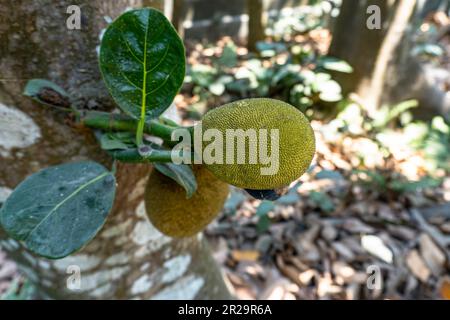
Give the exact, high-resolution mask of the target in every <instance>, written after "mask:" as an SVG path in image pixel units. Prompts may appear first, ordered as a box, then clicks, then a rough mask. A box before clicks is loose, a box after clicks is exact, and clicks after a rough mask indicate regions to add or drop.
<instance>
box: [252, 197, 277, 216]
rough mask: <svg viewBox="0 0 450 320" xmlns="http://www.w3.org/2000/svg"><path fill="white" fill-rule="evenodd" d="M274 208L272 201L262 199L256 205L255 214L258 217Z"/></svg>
mask: <svg viewBox="0 0 450 320" xmlns="http://www.w3.org/2000/svg"><path fill="white" fill-rule="evenodd" d="M274 208H275V205H274V204H273V202H272V201H268V200H263V201H261V203H260V204H259V206H258V209H256V215H257V216H258V217H262V216H265V215H267V214H268V213H269V211H271V210H273V209H274Z"/></svg>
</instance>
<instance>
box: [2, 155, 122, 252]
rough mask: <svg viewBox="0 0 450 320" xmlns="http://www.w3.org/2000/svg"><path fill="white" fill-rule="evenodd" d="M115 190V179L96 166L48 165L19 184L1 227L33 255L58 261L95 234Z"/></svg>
mask: <svg viewBox="0 0 450 320" xmlns="http://www.w3.org/2000/svg"><path fill="white" fill-rule="evenodd" d="M115 190H116V181H115V178H114V176H113V175H112V173H111V172H109V171H108V170H106V169H105V168H104V167H103V166H102V165H100V164H98V163H95V162H77V163H69V164H63V165H59V166H55V167H50V168H47V169H44V170H42V171H39V172H37V173H35V174H33V175H32V176H30V177H28V178H27V179H26V180H24V181H23V182H22V183H20V184H19V186H18V187H17V188H16V189H15V190H14V192H13V193H12V194H11V195H10V196H9V198H8V199H7V200H6V202H5V204H4V205H3V207H2V209H1V211H0V223H1V225H2V227H3V228H4V229H5V231H6V232H7V233H8V234H9V235H10V236H11V237H12V238H14V239H16V240H19V241H22V242H23V244H24V245H25V246H26V247H27V248H28V249H29V250H31V251H33V252H35V253H36V254H39V255H41V256H44V257H48V258H52V259H57V258H62V257H65V256H67V255H69V254H71V253H72V252H74V251H76V250H78V249H79V248H81V247H82V246H83V245H85V244H86V243H87V242H88V241H89V240H91V239H92V238H93V237H94V236H95V234H96V233H97V232H98V230H99V229H100V228H101V226H102V225H103V223H104V222H105V219H106V217H107V215H108V213H109V211H110V210H111V207H112V205H113V201H114V196H115Z"/></svg>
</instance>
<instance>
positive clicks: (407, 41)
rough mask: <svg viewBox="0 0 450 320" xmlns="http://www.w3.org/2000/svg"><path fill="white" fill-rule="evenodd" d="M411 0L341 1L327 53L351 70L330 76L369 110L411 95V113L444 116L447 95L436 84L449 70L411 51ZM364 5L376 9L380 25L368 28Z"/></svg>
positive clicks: (413, 0) (448, 106)
mask: <svg viewBox="0 0 450 320" xmlns="http://www.w3.org/2000/svg"><path fill="white" fill-rule="evenodd" d="M415 3H416V0H397V1H385V0H363V1H358V5H357V6H356V7H355V3H354V1H350V0H344V1H343V3H342V7H341V13H340V15H339V17H338V18H337V20H336V24H335V26H334V31H333V40H332V43H331V46H330V51H329V54H330V55H331V56H335V57H337V58H340V59H344V60H346V61H348V62H349V63H350V64H351V65H352V66H353V69H354V72H353V73H352V74H349V75H348V74H336V75H335V77H336V79H337V80H338V81H339V83H341V85H342V87H343V91H344V93H350V92H355V93H356V94H357V95H358V96H359V98H360V100H359V101H361V103H362V104H363V106H364V107H365V108H366V109H367V110H368V111H369V112H375V110H376V108H378V107H379V106H380V105H382V104H396V103H398V102H401V101H403V100H408V99H417V100H418V101H419V106H420V108H417V109H416V110H414V112H415V113H416V115H417V116H419V117H421V118H429V117H430V116H434V115H436V114H442V115H443V116H446V117H449V111H450V94H448V92H446V90H445V88H441V87H440V86H439V83H440V82H442V78H445V77H446V76H447V77H448V75H449V72H448V71H446V70H443V69H442V68H439V67H435V66H433V65H431V64H425V63H423V62H421V61H419V60H418V59H417V57H414V56H412V55H411V52H412V48H413V45H414V44H413V42H412V37H411V33H412V30H409V29H408V24H410V23H411V21H412V20H413V19H412V17H413V11H414V8H415ZM369 5H377V6H378V7H379V8H380V9H381V27H382V28H381V29H374V30H371V29H368V28H367V27H366V21H367V18H368V17H369V15H368V14H367V13H366V10H367V8H368V6H369Z"/></svg>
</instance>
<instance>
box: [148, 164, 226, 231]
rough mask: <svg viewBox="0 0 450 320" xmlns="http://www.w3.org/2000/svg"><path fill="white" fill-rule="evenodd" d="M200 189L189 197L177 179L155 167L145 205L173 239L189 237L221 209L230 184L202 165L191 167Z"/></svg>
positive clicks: (153, 222)
mask: <svg viewBox="0 0 450 320" xmlns="http://www.w3.org/2000/svg"><path fill="white" fill-rule="evenodd" d="M192 169H193V171H194V174H195V177H196V180H197V191H196V192H195V193H194V195H193V196H192V197H191V198H189V199H187V198H186V192H185V190H184V189H183V188H182V187H181V186H180V185H179V184H178V183H176V182H175V181H174V180H172V179H170V178H168V177H167V176H165V175H163V174H162V173H160V172H158V171H157V170H152V172H151V173H150V176H149V178H148V182H147V186H146V189H145V207H146V210H147V216H148V218H149V219H150V221H151V223H152V224H153V225H154V226H155V228H156V229H158V230H159V231H160V232H161V233H163V234H165V235H168V236H170V237H173V238H183V237H190V236H193V235H195V234H196V233H198V232H200V231H201V230H203V229H204V228H205V227H206V226H207V225H208V224H209V223H210V222H211V221H212V220H213V219H214V218H215V217H216V216H217V214H218V213H219V212H220V210H221V209H222V207H223V205H224V203H225V200H226V199H227V196H228V192H229V187H228V185H227V184H226V183H224V182H222V181H220V180H218V179H217V178H216V177H214V175H212V174H211V172H209V171H208V170H207V169H206V168H204V167H203V166H193V167H192Z"/></svg>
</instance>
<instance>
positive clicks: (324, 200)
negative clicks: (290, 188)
mask: <svg viewBox="0 0 450 320" xmlns="http://www.w3.org/2000/svg"><path fill="white" fill-rule="evenodd" d="M309 196H310V198H311V200H312V201H313V202H314V203H315V205H316V206H318V207H319V208H320V209H321V210H322V211H323V212H327V213H330V212H333V211H334V203H333V200H331V198H330V196H329V195H327V194H326V193H324V192H319V191H311V193H310V194H309Z"/></svg>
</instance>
